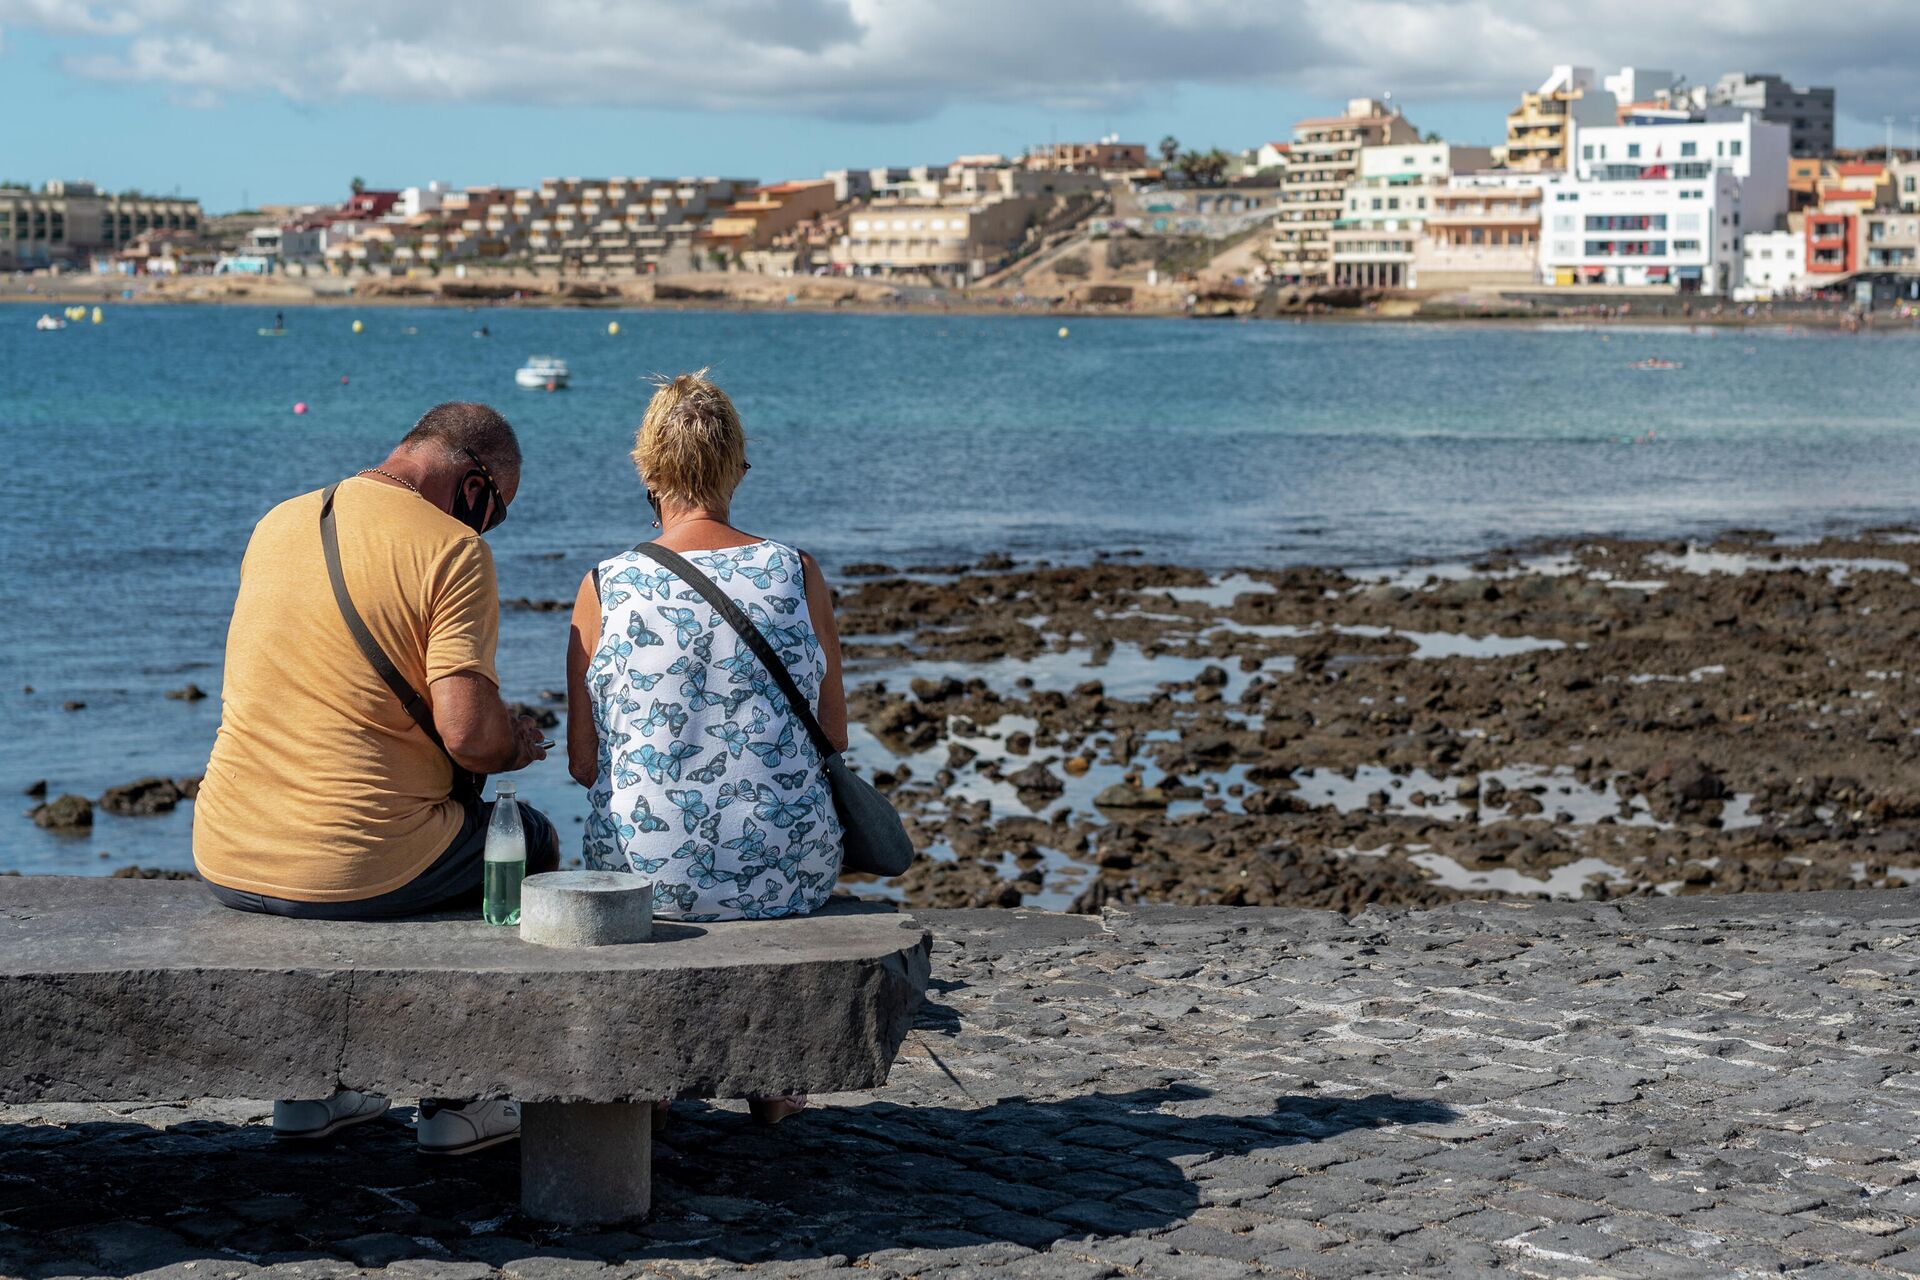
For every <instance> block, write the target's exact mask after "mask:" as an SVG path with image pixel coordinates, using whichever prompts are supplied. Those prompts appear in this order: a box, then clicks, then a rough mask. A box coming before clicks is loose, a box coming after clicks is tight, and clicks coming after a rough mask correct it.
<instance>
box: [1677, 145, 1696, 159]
mask: <svg viewBox="0 0 1920 1280" xmlns="http://www.w3.org/2000/svg"><path fill="white" fill-rule="evenodd" d="M1699 154H1700V144H1699V143H1697V142H1683V143H1681V144H1680V157H1681V159H1683V160H1684V159H1685V158H1687V157H1688V156H1697V155H1699Z"/></svg>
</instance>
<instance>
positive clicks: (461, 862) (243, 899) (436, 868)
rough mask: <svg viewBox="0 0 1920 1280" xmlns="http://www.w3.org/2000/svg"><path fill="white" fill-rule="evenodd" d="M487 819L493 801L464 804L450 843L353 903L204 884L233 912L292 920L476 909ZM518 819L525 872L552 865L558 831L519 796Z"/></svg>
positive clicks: (556, 857) (555, 859)
mask: <svg viewBox="0 0 1920 1280" xmlns="http://www.w3.org/2000/svg"><path fill="white" fill-rule="evenodd" d="M492 818H493V801H491V800H480V801H475V802H473V803H472V804H469V805H468V806H467V811H466V814H465V816H464V817H463V818H462V819H461V822H460V830H459V831H458V832H456V833H455V834H454V837H453V843H451V844H449V845H448V846H447V851H446V852H445V853H443V854H441V855H440V856H439V857H438V858H435V859H434V860H433V863H432V865H430V866H429V867H428V868H427V869H426V870H425V871H422V872H421V873H420V874H419V875H417V876H415V877H414V878H413V879H412V880H410V881H408V882H407V883H406V884H403V885H401V886H400V887H399V888H398V889H389V890H387V892H385V893H383V894H380V895H378V896H377V897H372V898H362V899H360V900H359V901H357V902H295V901H292V900H291V899H288V898H269V897H267V896H266V895H265V894H261V893H244V892H242V891H241V890H239V889H229V888H227V887H226V886H225V885H218V884H212V883H209V884H208V885H207V887H208V888H209V889H211V890H213V896H214V897H216V898H218V899H219V900H220V901H221V902H222V903H224V904H225V905H227V906H229V907H232V908H233V909H234V910H236V911H253V912H258V913H260V914H263V915H270V916H289V917H291V918H293V919H295V920H391V919H394V918H395V917H397V916H419V915H427V914H429V913H431V912H435V911H455V910H459V909H461V908H463V907H474V908H476V909H477V908H478V907H479V905H480V876H481V872H482V869H483V868H482V866H481V863H482V861H483V859H484V855H485V853H486V849H487V823H488V822H489V821H491V820H492ZM520 821H521V825H522V826H523V828H524V829H525V831H526V833H527V874H528V875H533V874H534V873H535V872H539V871H554V870H557V869H558V868H559V866H560V833H559V832H558V831H556V830H554V827H553V823H552V822H550V821H548V819H547V815H546V814H544V813H541V812H540V811H539V810H538V809H536V808H534V807H533V806H532V805H529V804H527V803H526V802H524V801H522V802H520Z"/></svg>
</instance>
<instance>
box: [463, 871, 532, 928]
mask: <svg viewBox="0 0 1920 1280" xmlns="http://www.w3.org/2000/svg"><path fill="white" fill-rule="evenodd" d="M486 865H487V870H486V875H485V877H484V879H483V880H482V882H481V894H480V898H481V914H482V915H484V916H485V917H486V920H487V923H488V924H519V923H520V882H521V881H522V880H525V879H526V878H527V860H526V859H525V858H515V859H514V860H513V861H512V862H504V861H499V862H496V861H494V860H493V859H491V858H490V859H488V860H487V864H486ZM468 901H469V902H471V901H472V899H471V898H469V899H468Z"/></svg>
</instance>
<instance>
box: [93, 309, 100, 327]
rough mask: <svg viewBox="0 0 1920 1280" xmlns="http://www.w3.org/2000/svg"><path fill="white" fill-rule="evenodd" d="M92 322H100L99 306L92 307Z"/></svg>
mask: <svg viewBox="0 0 1920 1280" xmlns="http://www.w3.org/2000/svg"><path fill="white" fill-rule="evenodd" d="M93 322H94V323H95V324H99V323H100V308H98V307H95V308H94V309H93Z"/></svg>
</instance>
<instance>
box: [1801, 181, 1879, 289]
mask: <svg viewBox="0 0 1920 1280" xmlns="http://www.w3.org/2000/svg"><path fill="white" fill-rule="evenodd" d="M1897 203H1898V201H1897V200H1896V199H1895V197H1894V191H1893V182H1892V175H1891V174H1889V173H1888V171H1887V166H1886V165H1884V164H1882V163H1880V162H1879V161H1877V160H1845V161H1839V162H1837V163H1828V164H1826V165H1823V166H1822V168H1821V173H1820V176H1819V178H1818V179H1817V180H1816V181H1815V183H1814V191H1813V203H1812V207H1811V208H1809V209H1808V210H1807V211H1806V213H1805V215H1804V218H1803V222H1802V226H1803V229H1804V230H1805V233H1806V238H1807V274H1808V275H1809V276H1812V277H1814V278H1815V279H1818V278H1820V277H1822V276H1828V277H1834V276H1847V275H1852V274H1853V273H1854V272H1855V271H1858V270H1859V269H1860V265H1861V264H1860V246H1861V234H1860V216H1861V215H1862V214H1863V213H1867V212H1870V211H1871V210H1873V209H1877V208H1887V207H1894V206H1896V205H1897Z"/></svg>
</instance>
